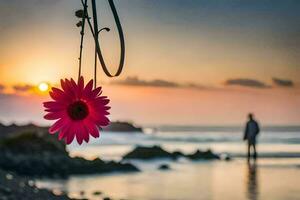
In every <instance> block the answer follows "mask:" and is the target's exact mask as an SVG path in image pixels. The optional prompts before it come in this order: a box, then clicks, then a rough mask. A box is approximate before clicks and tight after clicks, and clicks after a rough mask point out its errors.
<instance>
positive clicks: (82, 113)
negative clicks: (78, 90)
mask: <svg viewBox="0 0 300 200" xmlns="http://www.w3.org/2000/svg"><path fill="white" fill-rule="evenodd" d="M67 111H68V115H69V116H70V117H71V119H73V120H82V119H84V118H86V116H87V115H88V114H89V109H88V107H87V105H86V103H84V102H83V101H80V100H79V101H75V102H73V103H71V104H70V105H69V106H68V109H67Z"/></svg>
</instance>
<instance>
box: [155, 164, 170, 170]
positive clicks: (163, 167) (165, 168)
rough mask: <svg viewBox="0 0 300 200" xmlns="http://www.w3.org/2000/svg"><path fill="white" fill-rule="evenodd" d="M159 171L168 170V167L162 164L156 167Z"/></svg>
mask: <svg viewBox="0 0 300 200" xmlns="http://www.w3.org/2000/svg"><path fill="white" fill-rule="evenodd" d="M158 169H160V170H169V169H170V166H169V165H168V164H162V165H160V166H159V167H158Z"/></svg>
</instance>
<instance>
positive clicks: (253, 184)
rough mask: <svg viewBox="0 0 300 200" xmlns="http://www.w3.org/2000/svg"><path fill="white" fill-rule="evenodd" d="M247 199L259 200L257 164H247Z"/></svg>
mask: <svg viewBox="0 0 300 200" xmlns="http://www.w3.org/2000/svg"><path fill="white" fill-rule="evenodd" d="M247 164H248V171H247V172H248V173H247V197H248V199H249V200H257V199H258V193H259V191H258V185H257V184H258V181H257V167H256V162H255V161H254V162H247Z"/></svg>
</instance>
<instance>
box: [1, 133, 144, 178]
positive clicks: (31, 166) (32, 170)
mask: <svg viewBox="0 0 300 200" xmlns="http://www.w3.org/2000/svg"><path fill="white" fill-rule="evenodd" d="M0 168H2V169H5V170H9V171H14V172H16V173H18V174H20V175H29V176H48V177H66V176H68V175H71V174H93V173H107V172H115V171H123V172H135V171H139V170H138V168H136V167H135V166H134V165H132V164H130V163H121V162H105V161H103V160H101V159H99V158H97V159H95V160H93V161H89V160H85V159H84V158H80V157H75V158H71V157H70V156H69V155H68V152H67V151H66V148H65V145H64V143H62V142H59V141H58V140H57V139H56V138H54V137H53V136H50V135H49V134H37V133H32V132H29V133H24V134H20V135H15V136H12V137H10V138H5V139H2V140H1V142H0Z"/></svg>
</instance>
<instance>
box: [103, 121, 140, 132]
mask: <svg viewBox="0 0 300 200" xmlns="http://www.w3.org/2000/svg"><path fill="white" fill-rule="evenodd" d="M103 130H105V131H112V132H139V133H142V132H143V129H142V128H141V127H136V126H134V125H133V124H131V123H128V122H119V121H117V122H111V123H110V124H109V125H108V126H106V127H104V128H103Z"/></svg>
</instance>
